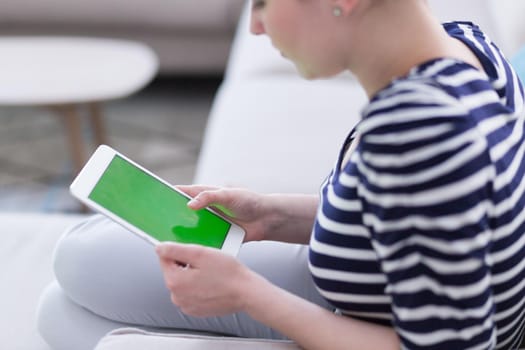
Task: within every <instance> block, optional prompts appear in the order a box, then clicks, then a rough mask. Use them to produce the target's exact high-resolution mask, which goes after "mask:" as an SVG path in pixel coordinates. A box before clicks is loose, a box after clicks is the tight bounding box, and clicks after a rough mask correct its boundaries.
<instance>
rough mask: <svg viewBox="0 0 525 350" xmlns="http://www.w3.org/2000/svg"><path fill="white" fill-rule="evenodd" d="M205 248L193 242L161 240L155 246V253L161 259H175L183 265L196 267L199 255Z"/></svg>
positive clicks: (198, 263) (199, 259) (199, 258)
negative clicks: (183, 242) (182, 242)
mask: <svg viewBox="0 0 525 350" xmlns="http://www.w3.org/2000/svg"><path fill="white" fill-rule="evenodd" d="M206 249H207V248H205V247H202V246H198V245H194V244H180V243H173V242H163V243H159V244H157V245H156V246H155V251H156V252H157V255H158V256H159V258H161V259H162V260H167V261H170V262H171V263H172V262H173V261H176V262H178V263H180V264H183V265H190V266H192V267H197V266H199V265H200V261H201V257H202V255H203V254H204V252H205V251H206Z"/></svg>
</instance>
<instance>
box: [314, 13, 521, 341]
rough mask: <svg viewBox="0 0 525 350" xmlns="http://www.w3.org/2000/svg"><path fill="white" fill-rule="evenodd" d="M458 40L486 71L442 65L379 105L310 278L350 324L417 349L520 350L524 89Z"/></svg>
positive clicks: (450, 62)
mask: <svg viewBox="0 0 525 350" xmlns="http://www.w3.org/2000/svg"><path fill="white" fill-rule="evenodd" d="M444 28H445V30H446V31H447V32H448V33H449V35H451V36H453V37H455V38H457V39H459V40H461V41H463V42H464V43H465V44H466V45H468V47H470V48H471V50H472V51H473V52H474V53H475V54H476V56H477V57H478V58H479V60H480V62H481V63H482V65H483V67H484V70H485V72H484V73H482V72H481V71H479V70H477V69H476V68H474V67H472V66H471V65H469V64H466V63H464V62H461V61H458V60H455V59H451V58H440V59H435V60H432V61H429V62H426V63H424V64H421V65H419V66H417V67H415V68H413V69H412V70H411V71H410V73H409V74H408V75H407V76H405V77H403V78H400V79H397V80H395V81H393V82H392V83H391V84H390V85H389V86H388V87H386V88H385V89H383V90H382V91H380V92H379V93H378V94H377V95H376V96H375V97H374V98H372V99H371V101H370V103H369V104H368V105H367V106H366V107H365V109H364V110H363V113H362V119H361V121H360V122H359V123H358V125H357V126H356V128H355V129H354V130H353V131H352V132H351V133H350V135H349V137H348V139H347V140H346V142H345V144H344V146H343V148H342V151H341V154H340V155H339V159H338V161H337V164H336V165H335V167H334V169H333V170H332V172H331V174H330V175H329V177H328V178H327V180H326V182H325V183H324V184H323V186H322V188H321V201H320V206H319V209H318V214H317V219H316V223H315V226H314V229H313V234H312V238H311V242H310V270H311V272H312V275H313V278H314V281H315V284H316V286H317V288H318V290H319V291H320V293H321V294H322V295H323V296H324V297H325V298H326V299H327V300H328V301H330V302H331V303H332V304H333V305H334V306H335V307H336V308H337V309H338V310H339V311H341V312H342V314H343V315H347V316H352V317H356V318H360V319H363V320H367V321H371V322H375V323H380V324H387V325H390V326H393V327H394V329H395V330H396V332H397V334H398V335H399V337H400V339H401V342H402V346H403V348H405V349H422V348H424V349H494V348H496V349H513V348H517V347H518V346H519V344H520V340H521V338H522V333H523V329H524V324H525V234H524V232H525V210H523V208H524V205H525V157H524V153H525V142H524V139H525V134H524V130H523V126H524V109H523V103H524V101H523V88H522V87H521V84H520V83H519V80H518V78H517V76H516V74H515V73H514V71H513V70H512V69H511V67H510V66H509V64H508V62H507V61H506V60H505V58H504V57H503V55H502V54H501V52H500V51H499V50H498V49H497V47H496V46H495V45H494V44H493V43H492V42H491V41H490V40H489V39H488V38H487V37H486V36H485V35H484V34H483V33H482V32H481V31H480V29H479V28H478V27H477V26H475V25H473V24H472V23H467V22H454V23H447V24H445V25H444ZM352 141H353V142H355V144H354V145H352V148H353V151H352V153H351V156H350V157H349V160H348V162H343V159H344V158H345V155H346V151H347V149H348V147H349V145H350V144H351V143H352Z"/></svg>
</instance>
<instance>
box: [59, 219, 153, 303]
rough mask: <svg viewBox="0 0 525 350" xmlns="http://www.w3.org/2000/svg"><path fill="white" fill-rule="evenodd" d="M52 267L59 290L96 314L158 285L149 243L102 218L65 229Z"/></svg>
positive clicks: (151, 247)
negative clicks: (60, 288)
mask: <svg viewBox="0 0 525 350" xmlns="http://www.w3.org/2000/svg"><path fill="white" fill-rule="evenodd" d="M54 270H55V275H56V278H57V281H58V283H59V284H60V286H61V287H62V289H63V290H64V292H65V293H66V294H67V295H68V296H69V297H70V298H71V299H72V300H74V301H75V302H77V303H79V304H80V305H82V306H84V307H86V308H88V309H90V310H92V311H95V312H97V311H99V310H100V311H102V310H111V309H114V308H119V304H123V305H122V306H123V307H125V306H126V305H128V304H129V303H134V302H136V301H137V298H140V297H144V296H145V295H144V294H150V293H151V292H152V289H158V288H159V286H162V274H161V271H160V267H159V264H158V260H157V256H156V254H155V251H154V249H153V246H152V245H150V244H148V243H147V242H145V241H144V240H142V239H140V238H138V237H137V236H135V235H134V234H132V233H130V232H128V231H127V230H126V229H124V228H123V227H121V226H120V225H118V224H116V223H114V222H112V221H110V220H108V219H106V218H104V217H102V216H95V217H92V218H90V219H88V220H87V221H86V222H84V223H82V224H79V225H77V226H74V227H72V228H71V229H69V230H68V231H67V232H65V233H64V235H63V236H62V238H61V239H60V241H59V242H58V244H57V247H56V249H55V254H54Z"/></svg>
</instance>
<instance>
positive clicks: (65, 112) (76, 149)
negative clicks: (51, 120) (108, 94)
mask: <svg viewBox="0 0 525 350" xmlns="http://www.w3.org/2000/svg"><path fill="white" fill-rule="evenodd" d="M52 109H53V110H54V111H55V112H56V113H57V115H58V116H59V117H60V120H61V122H62V124H63V125H64V127H65V129H66V137H67V142H68V145H69V151H70V153H71V158H72V161H73V168H74V169H73V170H74V172H75V174H78V172H79V171H80V169H82V167H83V166H84V162H85V161H86V151H85V148H84V142H83V140H84V137H83V135H82V121H81V118H80V115H79V114H78V112H77V110H78V106H76V105H67V106H55V107H52Z"/></svg>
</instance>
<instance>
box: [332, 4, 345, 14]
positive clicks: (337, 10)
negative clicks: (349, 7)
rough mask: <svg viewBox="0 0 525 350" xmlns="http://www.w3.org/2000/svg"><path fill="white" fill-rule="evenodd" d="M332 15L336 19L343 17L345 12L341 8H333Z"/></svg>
mask: <svg viewBox="0 0 525 350" xmlns="http://www.w3.org/2000/svg"><path fill="white" fill-rule="evenodd" d="M332 14H333V15H334V17H341V15H342V14H343V10H341V8H340V7H338V6H336V7H334V8H333V10H332Z"/></svg>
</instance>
